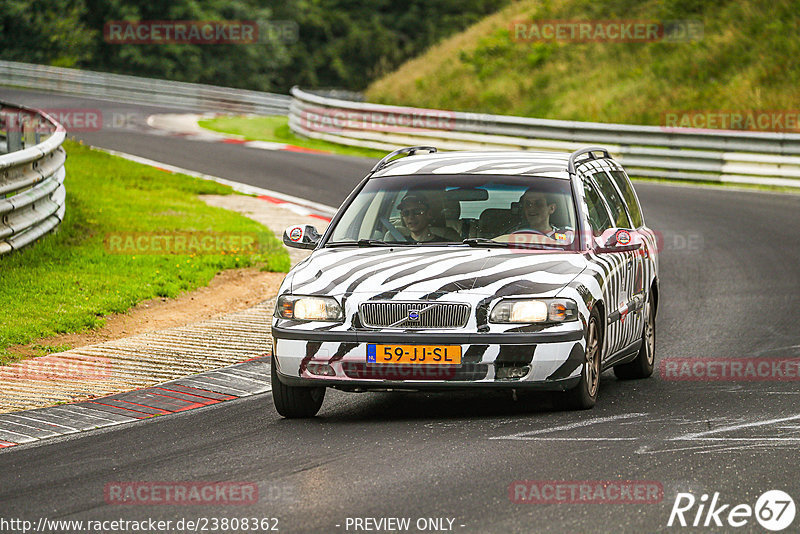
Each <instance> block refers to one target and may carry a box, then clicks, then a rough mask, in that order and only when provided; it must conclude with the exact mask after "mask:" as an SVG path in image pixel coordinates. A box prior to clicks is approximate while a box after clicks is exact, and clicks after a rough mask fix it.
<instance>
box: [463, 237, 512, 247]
mask: <svg viewBox="0 0 800 534" xmlns="http://www.w3.org/2000/svg"><path fill="white" fill-rule="evenodd" d="M462 243H463V244H465V245H469V246H471V247H482V246H489V247H502V248H506V247H508V243H501V242H500V241H495V240H493V239H486V238H485V237H470V238H469V239H465V240H464V241H462Z"/></svg>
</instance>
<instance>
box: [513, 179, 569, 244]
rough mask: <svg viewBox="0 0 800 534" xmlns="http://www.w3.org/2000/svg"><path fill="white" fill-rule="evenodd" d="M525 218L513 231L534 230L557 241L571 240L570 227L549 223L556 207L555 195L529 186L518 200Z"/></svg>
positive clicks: (566, 241)
mask: <svg viewBox="0 0 800 534" xmlns="http://www.w3.org/2000/svg"><path fill="white" fill-rule="evenodd" d="M519 202H520V205H521V206H522V211H523V213H524V214H525V220H524V221H523V222H522V223H521V224H520V225H519V226H518V227H517V228H516V229H515V230H514V231H515V232H524V231H534V232H537V233H540V234H543V235H546V236H547V237H549V238H552V239H554V240H556V241H559V242H564V243H569V242H571V241H572V238H571V234H572V229H570V228H567V227H564V228H559V227H557V226H554V225H553V224H551V223H550V216H551V215H552V214H553V213H555V211H556V209H557V204H556V197H555V196H554V195H552V194H548V193H544V192H543V191H539V190H538V189H537V188H535V187H529V188H528V189H527V190H526V191H525V193H523V194H522V197H521V198H520V200H519Z"/></svg>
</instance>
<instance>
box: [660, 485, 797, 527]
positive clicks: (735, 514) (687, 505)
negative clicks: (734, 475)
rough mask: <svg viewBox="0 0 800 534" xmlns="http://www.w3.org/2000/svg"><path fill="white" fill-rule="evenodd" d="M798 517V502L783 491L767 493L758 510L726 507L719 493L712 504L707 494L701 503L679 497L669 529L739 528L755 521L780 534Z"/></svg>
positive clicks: (686, 496) (746, 506) (690, 496)
mask: <svg viewBox="0 0 800 534" xmlns="http://www.w3.org/2000/svg"><path fill="white" fill-rule="evenodd" d="M795 513H796V509H795V504H794V500H793V499H792V498H791V497H790V496H789V494H788V493H786V492H784V491H781V490H770V491H767V492H764V494H762V495H761V496H760V497H759V498H758V499H757V500H756V504H755V506H750V505H749V504H736V505H733V504H729V503H723V502H722V500H721V499H720V494H719V492H715V493H714V495H713V496H712V497H711V499H710V500H709V496H708V494H705V493H704V494H703V495H702V496H701V497H700V498H699V499H697V498H696V497H695V496H694V495H693V494H691V493H678V495H677V497H675V503H674V504H673V505H672V511H671V512H670V514H669V521H667V526H668V527H671V526H681V527H687V526H688V527H712V528H713V527H728V528H739V527H743V526H745V525H752V520H753V518H755V520H756V521H757V522H758V523H759V524H760V525H761V526H762V527H764V528H765V529H767V530H770V531H772V532H778V531H781V530H784V529H785V528H787V527H789V526H790V525H791V524H792V522H793V521H794V516H795ZM751 528H752V527H751ZM749 530H750V529H748V531H749Z"/></svg>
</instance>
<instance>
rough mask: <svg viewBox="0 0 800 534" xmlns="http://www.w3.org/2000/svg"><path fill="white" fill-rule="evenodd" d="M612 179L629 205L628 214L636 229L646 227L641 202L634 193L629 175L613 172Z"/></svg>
mask: <svg viewBox="0 0 800 534" xmlns="http://www.w3.org/2000/svg"><path fill="white" fill-rule="evenodd" d="M611 177H612V178H613V179H614V183H616V184H617V187H618V188H619V190H620V191H622V196H623V197H625V203H626V204H627V205H628V213H630V215H631V222H632V223H633V227H634V228H639V227H640V226H644V220H643V219H642V208H641V207H639V201H638V200H636V193H634V192H633V186H631V182H630V180H628V177H627V175H626V174H625V173H624V172H622V171H611Z"/></svg>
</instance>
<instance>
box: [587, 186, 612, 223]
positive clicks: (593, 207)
mask: <svg viewBox="0 0 800 534" xmlns="http://www.w3.org/2000/svg"><path fill="white" fill-rule="evenodd" d="M583 195H584V197H585V198H586V206H587V207H588V208H589V213H588V215H589V224H591V225H592V233H593V234H594V236H595V237H597V236H599V235H600V234H602V233H603V230H608V229H609V228H613V227H614V225H613V223H612V222H611V217H610V216H609V214H608V210H607V209H606V206H605V204H604V203H603V200H602V199H601V198H600V194H599V193H598V192H597V190H596V189H595V188H594V185H592V183H591V182H589V181H588V180H585V181H584V182H583Z"/></svg>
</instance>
